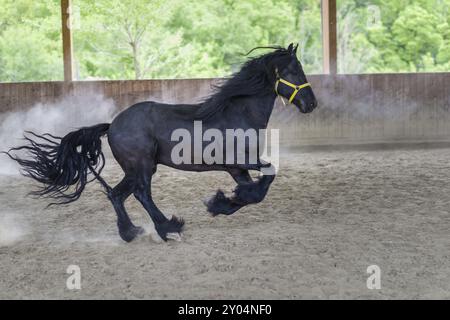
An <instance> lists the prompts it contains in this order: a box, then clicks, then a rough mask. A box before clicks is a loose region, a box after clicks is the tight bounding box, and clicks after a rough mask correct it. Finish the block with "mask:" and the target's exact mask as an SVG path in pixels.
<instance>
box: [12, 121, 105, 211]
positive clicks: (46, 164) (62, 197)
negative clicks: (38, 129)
mask: <svg viewBox="0 0 450 320" xmlns="http://www.w3.org/2000/svg"><path fill="white" fill-rule="evenodd" d="M108 129H109V123H101V124H97V125H95V126H92V127H85V128H81V129H79V130H76V131H72V132H70V133H68V134H67V135H65V136H64V137H62V138H61V137H56V136H53V135H51V134H49V133H45V134H43V135H38V134H35V133H33V132H30V131H27V132H26V134H25V140H26V141H27V144H26V145H23V146H20V147H16V148H12V149H10V150H9V151H8V152H5V153H6V154H7V155H8V156H9V157H10V158H11V159H13V160H15V161H17V162H18V163H19V165H20V166H21V173H22V174H23V175H24V176H27V177H30V178H33V179H34V180H36V181H38V182H40V183H42V187H41V188H40V189H38V190H35V191H32V192H31V193H30V194H32V195H35V196H43V197H48V198H52V199H55V200H56V202H54V203H51V204H50V205H52V204H65V203H70V202H73V201H76V200H78V198H80V195H81V193H82V192H83V190H84V188H85V187H86V184H88V183H89V182H91V181H92V180H94V179H97V180H99V181H100V183H101V184H102V185H103V187H104V188H105V189H106V191H107V192H108V193H109V192H110V191H111V187H110V186H109V185H108V184H107V183H106V182H105V181H104V180H103V179H102V178H101V177H100V173H101V171H102V169H103V167H104V166H105V156H104V155H103V152H102V141H101V139H100V137H101V136H103V135H105V134H106V133H107V132H108ZM27 135H28V136H27ZM20 150H23V151H26V152H27V154H28V156H29V158H28V159H26V158H19V157H18V156H17V155H15V154H12V153H11V152H13V151H20ZM89 174H92V175H93V177H92V179H89Z"/></svg>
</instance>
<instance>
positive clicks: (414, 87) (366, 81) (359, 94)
mask: <svg viewBox="0 0 450 320" xmlns="http://www.w3.org/2000/svg"><path fill="white" fill-rule="evenodd" d="M309 80H310V82H311V84H312V86H313V89H314V92H315V94H316V96H317V99H318V101H319V107H318V108H317V110H315V111H314V112H313V113H312V114H309V115H303V114H300V113H299V112H297V111H296V109H295V107H293V106H288V107H283V106H281V105H280V102H279V101H278V102H277V105H278V106H277V108H276V109H275V111H274V114H275V115H274V117H273V121H271V127H274V128H277V127H278V128H280V129H281V132H280V136H281V137H282V138H283V140H286V141H287V140H289V141H292V142H293V143H297V142H299V141H300V142H302V143H322V142H327V143H328V142H330V141H331V142H333V143H334V142H338V143H339V142H351V141H358V142H369V141H385V140H415V139H421V140H435V139H449V138H450V115H449V112H450V90H449V89H448V88H450V73H436V74H434V73H433V74H371V75H313V76H310V77H309ZM217 81H220V80H219V79H185V80H136V81H132V80H130V81H128V80H127V81H86V82H71V83H64V82H30V83H0V117H1V113H4V112H10V111H20V110H25V109H27V108H30V107H32V106H33V105H35V104H37V103H42V104H45V103H53V102H57V101H61V100H62V99H64V98H65V97H67V96H76V95H89V94H100V95H103V96H104V98H105V99H112V100H113V101H114V103H115V104H116V106H117V107H118V108H119V109H125V108H127V107H128V106H130V105H131V104H133V103H136V102H139V101H144V100H149V99H153V100H157V101H162V102H167V103H175V102H180V103H181V102H182V103H194V102H198V101H200V100H201V98H202V97H206V96H207V95H209V94H210V93H211V91H212V85H213V84H214V83H217ZM93 107H95V106H93Z"/></svg>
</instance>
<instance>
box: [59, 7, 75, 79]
mask: <svg viewBox="0 0 450 320" xmlns="http://www.w3.org/2000/svg"><path fill="white" fill-rule="evenodd" d="M71 10H72V1H71V0H61V19H62V45H63V58H64V81H65V82H70V81H72V80H73V48H72V30H71V26H72V25H71V23H72V22H71Z"/></svg>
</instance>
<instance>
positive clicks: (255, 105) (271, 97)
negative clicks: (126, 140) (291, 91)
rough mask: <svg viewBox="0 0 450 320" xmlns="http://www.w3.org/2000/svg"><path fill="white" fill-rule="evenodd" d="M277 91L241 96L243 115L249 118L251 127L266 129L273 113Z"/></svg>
mask: <svg viewBox="0 0 450 320" xmlns="http://www.w3.org/2000/svg"><path fill="white" fill-rule="evenodd" d="M275 99H276V95H275V93H273V94H272V93H270V92H269V93H266V94H262V95H260V96H249V97H243V98H241V101H240V103H242V105H243V106H244V108H242V109H241V110H242V116H243V117H245V118H246V119H247V120H248V123H249V125H250V126H251V127H254V128H255V129H265V128H266V127H267V124H268V122H269V119H270V115H271V114H272V110H273V107H274V104H275Z"/></svg>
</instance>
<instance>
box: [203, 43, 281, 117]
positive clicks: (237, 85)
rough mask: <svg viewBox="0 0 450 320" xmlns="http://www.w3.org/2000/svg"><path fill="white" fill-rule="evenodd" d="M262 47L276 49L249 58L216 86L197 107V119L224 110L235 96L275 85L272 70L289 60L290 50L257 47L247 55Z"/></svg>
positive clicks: (259, 91) (255, 92) (250, 93)
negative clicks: (235, 71)
mask: <svg viewBox="0 0 450 320" xmlns="http://www.w3.org/2000/svg"><path fill="white" fill-rule="evenodd" d="M260 48H265V49H274V51H272V52H269V53H266V54H264V55H261V56H258V57H256V58H252V59H249V60H247V61H246V62H245V63H244V65H243V66H242V68H241V70H240V71H238V72H237V73H235V74H234V75H233V76H232V77H231V78H229V79H227V80H226V81H225V82H224V83H223V84H221V85H218V86H215V92H214V93H213V94H212V95H211V96H209V97H208V98H206V100H204V101H203V103H202V104H201V106H200V108H198V109H197V112H196V113H195V117H196V118H197V119H199V120H205V119H208V118H209V117H211V116H212V115H214V114H216V113H217V112H219V111H222V110H224V109H225V108H226V107H227V106H228V105H229V104H230V102H231V101H232V99H233V98H237V97H243V96H250V95H255V94H258V93H261V92H262V91H264V90H266V89H268V88H269V87H271V86H272V85H273V83H272V82H274V77H275V75H274V74H273V75H272V74H271V73H272V72H270V71H273V70H274V69H275V66H277V67H281V66H283V65H284V64H286V63H287V62H288V61H289V60H288V59H289V57H290V52H289V51H288V50H287V49H285V48H282V47H256V48H254V49H252V50H250V51H249V52H248V53H247V55H248V54H250V53H251V52H252V51H253V50H255V49H260Z"/></svg>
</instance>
